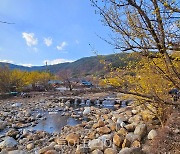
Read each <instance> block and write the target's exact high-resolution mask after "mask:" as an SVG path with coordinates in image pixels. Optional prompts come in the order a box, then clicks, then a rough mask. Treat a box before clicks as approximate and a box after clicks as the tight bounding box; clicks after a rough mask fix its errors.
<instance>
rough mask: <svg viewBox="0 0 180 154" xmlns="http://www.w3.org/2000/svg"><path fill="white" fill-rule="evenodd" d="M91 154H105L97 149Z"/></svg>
mask: <svg viewBox="0 0 180 154" xmlns="http://www.w3.org/2000/svg"><path fill="white" fill-rule="evenodd" d="M91 154H103V152H102V151H101V150H99V149H96V150H94V151H93V152H91Z"/></svg>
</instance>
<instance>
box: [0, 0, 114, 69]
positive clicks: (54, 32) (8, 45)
mask: <svg viewBox="0 0 180 154" xmlns="http://www.w3.org/2000/svg"><path fill="white" fill-rule="evenodd" d="M94 10H95V8H93V7H92V6H91V4H90V1H89V0H16V1H15V0H0V20H1V21H7V22H13V23H15V24H11V25H7V24H2V23H0V61H4V62H5V61H7V62H12V63H15V64H23V65H28V66H31V65H43V64H44V61H48V64H55V63H60V62H65V61H73V60H77V59H79V58H82V57H87V56H93V55H95V54H94V53H93V51H92V49H91V47H90V46H89V44H91V45H92V47H93V48H95V49H96V50H97V51H98V53H99V54H110V53H113V52H114V51H113V47H112V46H110V45H109V44H107V43H106V42H104V41H103V40H101V39H100V38H99V37H98V36H97V35H99V36H101V37H105V38H108V34H109V33H110V31H109V29H108V28H107V27H105V26H103V24H102V22H101V21H100V20H101V18H100V16H99V15H97V14H95V11H94Z"/></svg>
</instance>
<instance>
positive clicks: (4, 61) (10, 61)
mask: <svg viewBox="0 0 180 154" xmlns="http://www.w3.org/2000/svg"><path fill="white" fill-rule="evenodd" d="M0 62H3V63H13V61H12V60H1V59H0Z"/></svg>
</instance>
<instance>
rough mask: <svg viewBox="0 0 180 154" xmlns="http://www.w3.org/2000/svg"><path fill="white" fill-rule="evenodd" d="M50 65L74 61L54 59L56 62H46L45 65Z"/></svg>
mask: <svg viewBox="0 0 180 154" xmlns="http://www.w3.org/2000/svg"><path fill="white" fill-rule="evenodd" d="M46 62H47V64H48V65H54V64H60V63H66V62H73V60H68V59H54V60H44V61H43V63H44V64H46Z"/></svg>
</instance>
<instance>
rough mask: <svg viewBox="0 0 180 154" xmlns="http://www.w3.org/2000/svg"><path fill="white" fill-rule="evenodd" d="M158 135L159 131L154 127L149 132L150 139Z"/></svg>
mask: <svg viewBox="0 0 180 154" xmlns="http://www.w3.org/2000/svg"><path fill="white" fill-rule="evenodd" d="M156 136H157V131H156V130H154V129H152V130H151V131H150V132H149V133H148V139H149V140H153V139H154V138H155V137H156Z"/></svg>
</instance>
